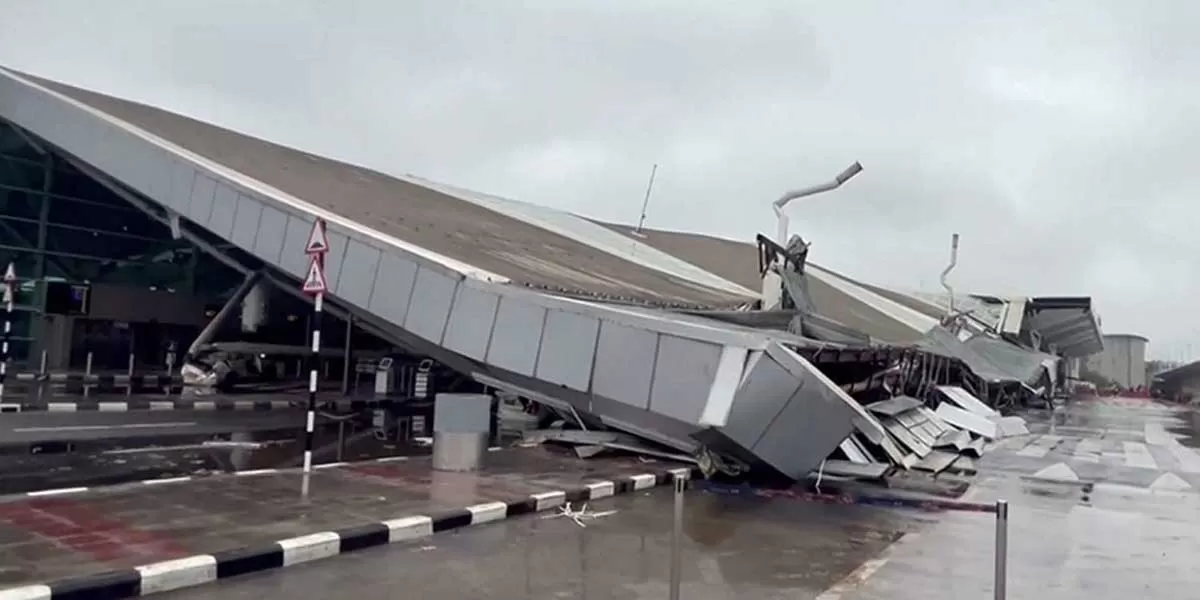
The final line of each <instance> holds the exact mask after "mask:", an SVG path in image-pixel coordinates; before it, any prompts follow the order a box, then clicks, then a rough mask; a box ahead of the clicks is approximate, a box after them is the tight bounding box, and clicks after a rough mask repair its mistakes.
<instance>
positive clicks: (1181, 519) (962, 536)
mask: <svg viewBox="0 0 1200 600" xmlns="http://www.w3.org/2000/svg"><path fill="white" fill-rule="evenodd" d="M1030 418H1031V420H1032V426H1033V429H1034V432H1033V433H1032V434H1030V435H1028V436H1021V437H1019V438H1013V439H1011V440H1006V441H1004V442H1002V443H1000V444H997V445H996V447H995V448H994V449H993V451H992V452H991V453H989V454H988V455H987V456H986V457H985V458H984V459H983V460H981V461H980V469H981V473H980V476H979V477H978V480H977V483H976V485H975V487H974V489H973V490H972V491H971V492H969V496H970V499H972V500H976V501H991V500H994V499H997V498H1004V499H1007V500H1009V501H1010V502H1011V505H1012V509H1011V522H1010V530H1009V537H1010V550H1009V578H1008V586H1009V594H1008V597H1009V598H1010V599H1013V600H1018V599H1038V600H1044V599H1060V598H1061V599H1071V600H1082V599H1105V598H1114V599H1116V598H1120V599H1123V600H1127V599H1129V598H1172V599H1174V598H1180V599H1183V598H1194V597H1196V593H1195V590H1196V589H1200V571H1198V570H1196V569H1195V568H1194V562H1195V560H1196V557H1198V556H1200V535H1198V534H1200V525H1198V523H1200V492H1198V490H1200V487H1198V486H1197V485H1196V483H1197V482H1196V481H1195V479H1194V477H1193V476H1194V475H1195V474H1196V471H1197V470H1200V469H1198V468H1197V466H1196V464H1197V462H1196V461H1197V460H1200V458H1196V457H1197V456H1200V455H1197V453H1196V451H1195V450H1194V448H1193V447H1192V446H1193V445H1195V443H1196V440H1195V432H1196V431H1197V429H1198V427H1197V422H1198V421H1200V419H1197V417H1196V416H1195V414H1194V413H1193V412H1192V411H1191V410H1190V409H1189V408H1180V407H1163V406H1160V405H1156V404H1152V403H1149V402H1147V401H1142V400H1126V399H1097V400H1089V401H1084V402H1077V403H1073V404H1072V405H1070V406H1068V407H1063V408H1061V409H1060V410H1059V411H1057V412H1055V413H1049V412H1040V413H1032V414H1031V415H1030ZM1080 446H1082V447H1083V449H1082V450H1080ZM1043 448H1046V450H1045V451H1043V450H1042V449H1043ZM1146 456H1150V457H1152V460H1153V461H1154V463H1153V465H1151V464H1150V462H1149V461H1147V459H1146ZM1060 464H1065V465H1066V466H1067V467H1069V468H1070V469H1071V471H1070V472H1071V473H1073V474H1074V477H1075V478H1076V479H1077V480H1073V481H1058V480H1055V479H1053V478H1052V477H1051V476H1053V475H1056V474H1058V475H1063V474H1064V473H1065V472H1064V471H1063V470H1062V468H1061V467H1060V466H1059V465H1060ZM1084 465H1091V467H1084ZM1088 468H1090V469H1091V470H1088ZM1076 470H1078V472H1076ZM1134 472H1136V473H1135V475H1136V476H1135V475H1131V473H1134ZM593 508H595V509H597V510H615V511H617V512H616V513H614V514H612V515H610V516H607V517H602V518H599V519H596V520H594V521H591V522H588V523H587V527H586V528H580V527H578V526H577V525H575V524H573V523H571V522H569V521H566V520H564V519H562V518H558V519H542V518H539V517H531V518H522V519H520V520H515V521H511V522H508V523H504V524H496V525H494V526H493V525H489V526H484V527H482V528H479V529H475V530H469V531H465V532H463V533H460V534H453V535H447V536H436V537H434V538H432V539H430V540H426V541H425V542H424V543H421V544H417V545H412V546H396V547H391V548H384V549H379V550H374V551H368V552H364V553H360V554H353V555H348V556H342V557H339V558H335V559H331V560H329V561H325V562H319V563H313V564H311V565H302V566H298V567H295V568H290V569H285V570H282V571H277V572H270V573H262V574H258V575H251V576H247V577H245V578H235V579H230V580H226V581H224V582H221V583H218V584H214V585H211V586H206V587H199V588H195V589H191V590H185V591H180V592H177V593H174V594H170V595H165V596H163V598H167V599H171V600H185V599H190V600H198V599H200V598H205V599H210V598H211V599H215V598H222V599H224V598H230V599H238V598H264V599H274V598H280V599H283V598H289V599H295V600H306V599H313V600H316V599H325V598H338V597H346V596H347V595H349V593H348V591H349V590H353V595H357V596H361V597H364V598H367V597H369V598H411V597H438V598H488V599H503V600H509V599H518V598H520V599H527V598H538V599H540V598H588V599H604V598H621V599H625V598H631V599H632V598H638V599H641V598H656V599H657V598H665V597H667V579H666V577H667V557H668V545H667V540H668V536H669V529H670V495H669V493H662V492H655V493H653V494H650V495H645V496H635V497H629V498H620V499H614V500H613V501H611V502H605V503H602V504H597V505H596V506H595V507H593ZM994 532H995V521H994V518H993V517H992V516H990V515H987V514H980V513H948V512H943V513H936V514H931V513H913V512H906V511H901V510H895V509H893V510H883V509H872V508H865V507H859V506H826V505H813V504H803V503H798V502H796V501H790V500H782V499H780V500H771V501H766V500H761V501H756V500H745V499H730V498H716V497H705V496H691V497H689V504H688V511H687V519H686V524H685V552H684V565H685V566H684V573H685V584H684V586H683V597H684V598H688V599H689V600H705V599H709V598H721V599H734V598H737V599H743V598H802V599H817V600H884V599H887V600H907V599H912V600H941V599H945V600H961V599H966V598H991V596H992V582H993V578H992V569H993V564H994V563H993V554H992V553H993V544H994ZM900 534H904V535H903V536H901V535H900ZM897 538H899V541H898V542H896V543H892V541H893V540H895V539H897Z"/></svg>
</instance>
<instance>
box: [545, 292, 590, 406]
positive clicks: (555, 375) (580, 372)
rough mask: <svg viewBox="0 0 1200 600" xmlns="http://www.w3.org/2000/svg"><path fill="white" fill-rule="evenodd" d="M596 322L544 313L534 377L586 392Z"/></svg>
mask: <svg viewBox="0 0 1200 600" xmlns="http://www.w3.org/2000/svg"><path fill="white" fill-rule="evenodd" d="M599 333H600V320H599V319H597V318H596V317H593V316H590V315H581V314H578V313H573V312H566V311H554V310H552V311H550V312H549V313H547V314H546V329H545V331H543V332H542V347H541V349H540V350H539V351H538V361H537V368H536V369H535V370H534V376H535V377H537V378H538V379H541V380H543V381H549V382H550V383H557V384H559V385H565V386H567V387H569V388H572V389H576V390H579V391H582V392H586V391H587V390H588V383H589V380H590V379H591V375H592V359H593V358H594V357H595V353H596V337H597V336H598V335H599Z"/></svg>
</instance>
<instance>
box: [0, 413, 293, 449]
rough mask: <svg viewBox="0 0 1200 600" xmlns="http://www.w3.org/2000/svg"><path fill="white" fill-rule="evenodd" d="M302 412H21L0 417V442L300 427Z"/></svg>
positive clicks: (71, 439) (80, 439)
mask: <svg viewBox="0 0 1200 600" xmlns="http://www.w3.org/2000/svg"><path fill="white" fill-rule="evenodd" d="M303 424H304V413H303V412H302V411H294V412H293V411H270V412H262V413H255V412H233V411H229V412H216V411H183V410H173V411H135V412H62V413H54V412H22V413H5V414H3V415H2V416H0V444H30V443H35V442H43V441H82V440H98V439H114V438H128V437H149V436H164V435H202V434H215V433H227V432H234V431H256V430H265V429H282V428H285V427H302V426H303Z"/></svg>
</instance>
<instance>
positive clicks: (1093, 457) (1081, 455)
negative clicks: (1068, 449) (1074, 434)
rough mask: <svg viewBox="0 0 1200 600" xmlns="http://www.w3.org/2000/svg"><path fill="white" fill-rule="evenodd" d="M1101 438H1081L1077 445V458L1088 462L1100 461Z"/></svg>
mask: <svg viewBox="0 0 1200 600" xmlns="http://www.w3.org/2000/svg"><path fill="white" fill-rule="evenodd" d="M1100 450H1101V444H1100V440H1098V439H1096V438H1083V439H1082V440H1079V445H1078V446H1075V455H1074V458H1075V460H1082V461H1086V462H1100Z"/></svg>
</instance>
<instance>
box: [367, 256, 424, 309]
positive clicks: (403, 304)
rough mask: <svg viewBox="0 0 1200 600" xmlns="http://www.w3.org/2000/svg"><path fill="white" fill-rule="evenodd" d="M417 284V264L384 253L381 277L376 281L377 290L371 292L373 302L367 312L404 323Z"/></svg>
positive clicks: (381, 263) (369, 303) (380, 268)
mask: <svg viewBox="0 0 1200 600" xmlns="http://www.w3.org/2000/svg"><path fill="white" fill-rule="evenodd" d="M416 282H417V264H416V263H414V262H412V261H407V260H404V259H402V258H400V257H398V256H396V255H394V254H392V253H391V252H384V253H383V254H382V255H381V256H380V258H379V275H378V276H377V277H376V279H375V289H374V290H372V291H371V300H370V301H368V302H367V310H370V311H371V312H373V313H375V314H377V315H379V316H381V317H383V318H385V319H387V320H389V321H391V322H392V323H403V322H404V317H405V315H407V314H408V302H409V299H410V298H412V294H413V286H414V285H415V284H416Z"/></svg>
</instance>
